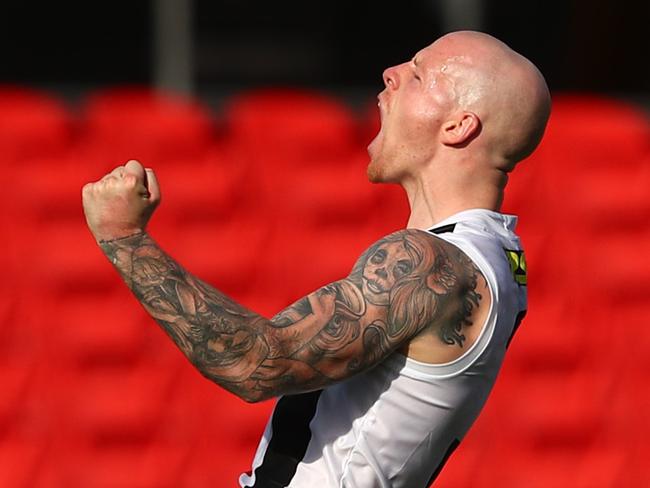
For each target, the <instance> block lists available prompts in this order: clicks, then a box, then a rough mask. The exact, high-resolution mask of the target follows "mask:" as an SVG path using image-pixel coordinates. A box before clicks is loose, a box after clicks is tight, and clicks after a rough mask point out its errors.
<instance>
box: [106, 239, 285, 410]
mask: <svg viewBox="0 0 650 488" xmlns="http://www.w3.org/2000/svg"><path fill="white" fill-rule="evenodd" d="M99 245H100V247H101V249H102V250H103V252H104V253H105V254H106V256H107V257H108V258H109V260H110V261H111V262H112V263H113V265H114V266H115V268H116V269H117V271H118V272H119V273H120V275H121V276H122V278H123V279H124V281H125V282H126V284H127V285H128V287H129V288H130V289H131V291H132V292H133V293H134V295H135V296H136V297H137V299H138V300H139V301H140V302H141V303H142V305H143V306H144V308H145V309H146V310H147V312H148V313H149V314H150V315H151V316H152V317H153V318H154V319H155V320H156V322H158V324H160V326H161V327H162V328H163V329H164V331H165V332H166V333H167V334H168V335H169V337H170V338H171V339H172V340H173V341H174V342H175V343H176V345H177V346H178V347H179V348H180V350H181V351H182V352H183V353H184V354H185V356H187V358H188V359H189V360H190V361H191V362H192V363H193V364H194V365H195V366H196V368H197V369H198V370H199V371H200V372H201V373H202V374H203V375H204V376H206V377H207V378H209V379H210V380H212V381H214V382H216V383H218V384H219V385H221V386H222V387H224V388H226V389H228V390H229V391H231V392H233V393H235V394H236V395H238V396H240V397H242V398H244V399H245V400H247V401H254V400H259V399H260V398H261V397H262V396H263V395H262V393H261V392H260V391H259V390H256V389H255V388H253V383H254V380H251V376H252V374H253V372H254V371H255V370H257V369H258V367H259V366H260V364H261V363H262V362H263V361H264V360H265V359H268V358H269V357H272V356H273V349H274V347H273V344H272V343H270V342H271V338H270V337H269V334H268V332H269V330H270V322H269V321H268V320H267V319H265V318H264V317H262V316H260V315H258V314H256V313H254V312H252V311H250V310H248V309H246V308H245V307H243V306H241V305H239V304H238V303H236V302H235V301H233V300H231V299H230V298H228V297H227V296H226V295H224V294H223V293H221V292H219V291H218V290H216V289H214V288H212V287H210V286H208V285H206V284H205V283H203V282H202V281H200V280H199V279H197V278H196V277H194V276H192V275H191V274H189V273H188V272H187V271H185V270H184V269H183V268H182V267H181V266H180V265H179V264H178V263H177V262H176V261H174V260H173V259H172V258H171V257H170V256H169V255H167V254H166V253H165V252H164V251H163V250H162V249H161V248H160V247H159V246H158V245H157V244H156V242H155V241H154V240H153V239H152V238H151V237H150V236H149V235H148V234H146V233H140V234H136V235H133V236H130V237H125V238H122V239H117V240H112V241H100V243H99ZM266 396H268V394H267V395H266Z"/></svg>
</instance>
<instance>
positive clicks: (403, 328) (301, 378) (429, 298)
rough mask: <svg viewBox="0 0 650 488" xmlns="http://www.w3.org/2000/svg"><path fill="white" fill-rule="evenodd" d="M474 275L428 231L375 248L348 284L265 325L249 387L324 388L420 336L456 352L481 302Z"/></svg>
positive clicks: (406, 233)
mask: <svg viewBox="0 0 650 488" xmlns="http://www.w3.org/2000/svg"><path fill="white" fill-rule="evenodd" d="M477 273H478V271H477V269H476V267H475V266H474V265H473V264H472V262H471V261H470V260H469V259H468V258H467V257H466V256H465V255H464V254H463V253H462V252H461V251H460V250H458V248H456V247H455V246H453V245H451V244H449V243H447V242H446V241H443V240H442V239H440V238H438V237H436V236H433V235H431V234H429V233H427V232H423V231H419V230H402V231H398V232H396V233H393V234H391V235H389V236H387V237H385V238H383V239H381V240H379V241H377V242H376V243H375V244H373V245H372V246H370V248H368V250H366V252H364V253H363V254H362V255H361V257H360V258H359V259H358V261H357V262H356V264H355V265H354V267H353V269H352V271H351V273H350V274H349V276H348V277H346V278H345V279H342V280H340V281H337V282H334V283H331V284H329V285H327V286H324V287H322V288H320V289H318V290H316V291H315V292H313V293H311V294H309V295H307V296H306V297H304V298H302V299H301V300H299V301H297V302H296V303H295V304H293V305H291V306H290V307H288V308H287V309H285V310H283V311H282V312H280V313H279V314H277V315H276V316H275V317H273V319H271V322H270V325H269V329H268V330H267V332H266V334H265V336H266V337H267V341H268V343H269V353H268V355H267V356H266V358H264V360H263V361H261V362H260V363H259V366H258V367H257V369H256V370H255V371H254V372H253V374H252V375H251V380H253V381H254V388H259V389H262V390H263V389H269V390H272V391H273V394H280V393H295V392H299V391H306V390H310V389H316V388H320V387H323V386H326V385H328V384H331V383H333V382H336V381H339V380H342V379H345V378H347V377H349V376H351V375H354V374H356V373H358V372H360V371H363V370H365V369H368V368H371V367H372V366H374V365H376V364H377V363H379V362H380V361H382V360H383V359H384V358H386V357H387V356H388V355H389V354H391V353H392V352H393V351H394V350H395V349H396V348H398V347H400V346H401V345H403V344H404V343H405V342H407V341H409V340H410V339H412V338H414V337H415V336H417V335H418V334H420V333H421V332H422V331H424V330H429V331H431V332H433V333H434V334H435V335H437V337H438V339H439V340H440V341H441V342H442V343H444V344H447V345H449V346H450V347H453V346H454V345H458V346H461V347H462V345H463V341H464V336H463V334H462V329H463V327H464V325H467V324H468V317H469V315H470V314H471V313H472V309H473V307H476V306H478V301H479V300H480V298H481V297H480V294H478V293H477V292H476V290H475V288H476V274H477Z"/></svg>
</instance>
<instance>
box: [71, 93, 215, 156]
mask: <svg viewBox="0 0 650 488" xmlns="http://www.w3.org/2000/svg"><path fill="white" fill-rule="evenodd" d="M83 121H84V127H83V128H84V136H85V137H84V142H85V143H86V144H88V145H89V146H91V147H93V148H94V149H95V151H96V152H97V154H99V155H101V157H102V158H104V159H106V160H108V161H113V163H111V164H113V165H117V164H122V163H123V162H125V161H127V160H128V159H138V160H140V161H141V162H142V163H143V164H145V165H147V166H154V167H155V166H156V165H159V164H162V163H167V162H169V161H175V162H176V161H179V160H180V161H183V162H185V164H191V162H192V161H191V159H192V158H193V157H196V156H198V155H200V154H202V153H203V152H204V151H205V150H206V149H207V148H208V147H210V145H212V144H213V138H214V125H213V121H212V118H211V114H210V113H209V112H208V110H207V109H206V107H204V106H202V105H201V104H200V103H198V102H197V101H194V100H189V99H185V98H182V97H180V96H177V95H172V94H167V93H160V92H155V91H152V90H150V89H146V88H138V87H128V88H115V89H110V90H105V91H102V92H98V93H95V94H93V95H92V96H90V97H89V98H88V100H87V101H86V104H85V107H84V118H83Z"/></svg>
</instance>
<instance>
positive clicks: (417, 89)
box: [368, 31, 550, 182]
mask: <svg viewBox="0 0 650 488" xmlns="http://www.w3.org/2000/svg"><path fill="white" fill-rule="evenodd" d="M384 83H385V85H386V89H385V90H384V91H383V92H382V93H380V95H379V97H378V98H379V106H380V113H381V116H382V126H381V130H380V132H379V134H378V135H377V137H376V138H375V140H373V142H372V143H371V144H370V146H369V147H368V152H369V154H370V157H371V162H370V165H369V167H368V175H369V178H370V179H371V181H387V182H390V181H393V182H400V181H402V180H403V179H404V178H405V177H408V176H409V175H411V176H412V175H413V174H415V173H416V172H418V171H420V170H421V169H422V168H424V167H425V166H427V165H428V166H431V164H432V162H433V161H437V160H440V159H444V160H449V159H461V158H464V159H465V160H472V161H481V162H482V164H483V165H484V166H486V167H488V166H489V167H490V168H493V169H498V170H499V171H502V172H503V173H504V174H505V173H507V172H509V171H511V170H512V169H513V168H514V166H515V165H516V163H517V162H519V161H520V160H522V159H524V158H525V157H526V156H528V155H529V154H530V153H531V152H532V151H533V150H534V149H535V148H536V147H537V145H538V144H539V142H540V140H541V138H542V135H543V133H544V128H545V127H546V122H547V120H548V116H549V113H550V95H549V91H548V88H547V86H546V82H545V81H544V78H543V76H542V75H541V73H540V72H539V70H538V69H537V68H536V67H535V66H534V65H533V64H532V63H531V62H530V61H529V60H528V59H526V58H525V57H523V56H522V55H520V54H518V53H516V52H515V51H513V50H512V49H510V48H509V47H508V46H507V45H506V44H504V43H503V42H501V41H499V40H498V39H495V38H494V37H492V36H490V35H487V34H483V33H480V32H472V31H459V32H453V33H450V34H447V35H445V36H443V37H441V38H439V39H437V40H436V41H435V42H434V43H433V44H431V45H429V46H427V47H426V48H424V49H422V50H420V51H418V52H417V53H416V54H415V56H414V57H413V59H411V60H410V61H408V62H406V63H403V64H401V65H398V66H394V67H392V68H389V69H387V70H386V71H385V72H384ZM465 167H467V166H465Z"/></svg>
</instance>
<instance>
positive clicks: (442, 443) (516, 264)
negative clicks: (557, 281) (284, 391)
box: [239, 209, 527, 488]
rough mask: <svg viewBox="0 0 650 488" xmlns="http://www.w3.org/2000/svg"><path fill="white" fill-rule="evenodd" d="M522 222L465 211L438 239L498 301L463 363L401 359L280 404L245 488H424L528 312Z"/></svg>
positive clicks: (480, 400) (466, 424) (483, 395)
mask: <svg viewBox="0 0 650 488" xmlns="http://www.w3.org/2000/svg"><path fill="white" fill-rule="evenodd" d="M516 222H517V218H516V217H515V216H510V215H503V214H500V213H497V212H492V211H489V210H482V209H475V210H466V211H463V212H460V213H458V214H456V215H453V216H451V217H449V218H448V219H445V220H444V221H443V222H440V223H439V224H437V225H436V226H435V227H434V228H432V229H429V232H432V233H435V234H437V235H438V237H440V238H441V239H444V240H445V241H448V242H450V243H452V244H454V245H456V246H457V247H459V248H460V249H461V250H462V251H464V252H465V254H467V256H469V257H470V258H471V259H472V261H473V262H474V263H475V264H476V266H477V267H478V268H479V269H480V270H481V272H482V273H483V275H484V276H485V278H486V280H487V284H488V287H489V289H490V292H491V295H492V301H491V306H490V311H489V314H488V318H487V320H486V323H485V324H484V325H483V328H482V330H481V333H480V335H479V337H478V339H477V340H476V341H475V342H474V344H473V345H472V346H471V347H470V348H469V350H468V351H467V352H465V354H463V355H462V356H461V357H460V358H459V359H457V360H455V361H452V362H449V363H445V364H428V363H421V362H417V361H414V360H412V359H409V358H407V357H405V356H403V355H401V354H399V353H395V354H393V355H392V356H390V357H388V358H387V359H386V360H384V361H383V362H382V363H380V364H379V365H378V366H376V367H375V368H373V369H371V370H369V371H366V372H364V373H361V374H359V375H357V376H354V377H352V378H350V379H348V380H346V381H343V382H341V383H337V384H335V385H333V386H330V387H328V388H325V389H323V390H320V391H316V392H310V393H305V394H300V395H288V396H284V397H282V398H280V399H279V400H278V402H277V404H276V406H275V409H274V411H273V415H272V416H271V419H270V420H269V422H268V424H267V426H266V430H265V431H264V434H263V437H262V440H261V442H260V444H259V447H258V449H257V452H256V454H255V458H254V461H253V466H252V471H251V473H247V474H242V475H241V477H240V480H239V482H240V486H242V487H256V488H259V487H273V488H280V487H291V488H314V487H318V488H329V487H346V488H348V487H349V488H352V487H354V488H379V487H381V488H389V487H390V488H419V487H422V488H425V487H426V486H428V484H429V483H430V482H431V481H432V480H433V479H434V478H435V477H436V476H437V474H438V472H439V471H440V469H441V468H442V466H443V464H444V462H445V461H446V459H447V457H448V456H449V455H450V454H451V453H452V451H453V450H454V449H455V448H456V447H457V446H458V444H459V443H460V441H461V440H462V439H463V437H464V436H465V434H466V433H467V431H468V429H469V428H470V426H471V425H472V423H473V422H474V420H475V419H476V417H477V416H478V414H479V412H480V411H481V409H482V407H483V405H484V403H485V401H486V399H487V397H488V394H489V393H490V391H491V389H492V386H493V384H494V381H495V379H496V376H497V373H498V371H499V369H500V367H501V363H502V360H503V357H504V354H505V351H506V347H507V346H508V343H509V341H510V338H511V337H512V334H513V333H514V330H515V329H516V326H517V325H518V324H519V321H520V320H521V318H523V315H524V313H525V311H526V305H527V298H526V286H525V284H526V281H525V277H526V275H525V269H526V266H525V260H524V257H523V252H522V250H521V245H520V242H519V238H518V237H517V236H516V235H515V234H514V228H515V225H516Z"/></svg>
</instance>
